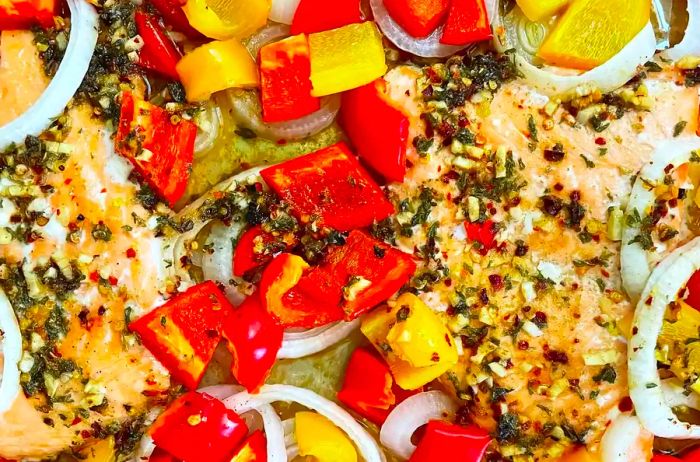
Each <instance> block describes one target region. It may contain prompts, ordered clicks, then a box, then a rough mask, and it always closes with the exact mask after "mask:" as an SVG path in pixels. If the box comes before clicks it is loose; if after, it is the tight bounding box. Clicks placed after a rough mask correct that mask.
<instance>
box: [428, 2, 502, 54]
mask: <svg viewBox="0 0 700 462" xmlns="http://www.w3.org/2000/svg"><path fill="white" fill-rule="evenodd" d="M488 38H491V25H490V23H489V16H488V12H487V10H486V5H485V4H484V0H451V2H450V11H449V13H447V21H446V22H445V29H444V31H443V33H442V38H440V43H444V44H446V45H466V44H468V43H472V42H478V41H480V40H486V39H488Z"/></svg>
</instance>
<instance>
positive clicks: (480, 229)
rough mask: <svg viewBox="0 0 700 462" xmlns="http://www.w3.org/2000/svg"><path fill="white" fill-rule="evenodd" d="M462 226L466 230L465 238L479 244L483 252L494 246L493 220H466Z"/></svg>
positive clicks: (494, 229) (494, 227)
mask: <svg viewBox="0 0 700 462" xmlns="http://www.w3.org/2000/svg"><path fill="white" fill-rule="evenodd" d="M464 227H465V228H466V230H467V239H469V240H470V241H472V242H478V243H479V244H481V245H482V250H483V251H484V252H488V251H489V250H491V249H493V248H494V247H496V226H495V223H494V222H493V221H491V220H486V221H484V222H482V223H478V222H474V223H472V222H468V221H467V222H465V223H464Z"/></svg>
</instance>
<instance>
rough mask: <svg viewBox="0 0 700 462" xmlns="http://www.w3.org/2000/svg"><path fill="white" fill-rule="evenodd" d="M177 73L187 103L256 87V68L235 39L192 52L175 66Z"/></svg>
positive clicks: (209, 44)
mask: <svg viewBox="0 0 700 462" xmlns="http://www.w3.org/2000/svg"><path fill="white" fill-rule="evenodd" d="M176 69H177V73H178V74H179V75H180V81H181V82H182V86H183V87H185V92H186V93H187V99H188V100H189V101H204V100H206V99H209V97H210V96H211V94H212V93H214V92H216V91H220V90H225V89H227V88H234V87H237V88H252V87H257V86H258V67H257V65H256V64H255V61H254V60H253V58H252V57H251V56H250V53H248V50H247V49H246V48H245V47H244V46H243V45H242V44H241V42H239V41H238V39H231V40H225V41H217V42H210V43H207V44H206V45H202V46H200V47H198V48H195V49H194V50H192V51H190V52H189V53H187V54H186V55H185V56H184V57H183V58H182V59H181V60H180V61H179V62H178V63H177V66H176Z"/></svg>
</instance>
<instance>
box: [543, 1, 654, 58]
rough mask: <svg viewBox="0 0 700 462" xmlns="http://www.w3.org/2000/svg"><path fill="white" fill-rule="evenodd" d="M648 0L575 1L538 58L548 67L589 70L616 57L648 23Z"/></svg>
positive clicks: (558, 22) (560, 20)
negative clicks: (550, 65) (552, 65)
mask: <svg viewBox="0 0 700 462" xmlns="http://www.w3.org/2000/svg"><path fill="white" fill-rule="evenodd" d="M650 10H651V0H574V1H573V2H572V3H571V5H570V6H569V7H568V8H567V10H566V12H565V13H564V14H563V15H562V17H561V18H560V19H559V20H558V21H557V23H556V25H555V26H554V29H552V31H551V32H550V33H549V35H548V36H547V38H546V39H545V41H544V43H543V44H542V47H540V50H539V52H538V56H539V57H541V58H542V59H544V60H545V61H546V62H548V63H550V64H554V65H556V66H562V67H568V68H571V69H582V70H588V69H592V68H594V67H596V66H599V65H601V64H603V63H604V62H605V61H607V60H608V59H610V58H612V57H613V56H615V55H616V54H617V53H618V52H619V51H620V50H622V49H623V48H624V47H625V45H627V43H629V42H630V40H632V39H633V38H634V36H635V35H637V34H638V33H639V31H641V30H642V29H643V28H644V26H645V25H646V24H647V23H648V22H649V14H650Z"/></svg>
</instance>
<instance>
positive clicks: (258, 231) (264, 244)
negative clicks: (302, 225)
mask: <svg viewBox="0 0 700 462" xmlns="http://www.w3.org/2000/svg"><path fill="white" fill-rule="evenodd" d="M296 243H297V237H296V236H295V235H294V234H292V233H288V234H286V235H280V236H276V235H274V234H272V233H268V232H266V231H265V230H264V229H263V227H262V226H260V225H258V226H253V227H252V228H249V229H248V230H246V232H244V233H243V235H242V236H241V237H240V239H238V243H237V244H236V248H235V249H234V251H233V274H234V276H238V277H242V276H244V275H246V274H248V273H250V272H251V271H252V270H254V269H256V268H259V267H261V266H263V265H265V264H266V263H268V262H270V261H271V260H272V258H273V255H274V254H275V253H278V252H284V251H286V250H289V249H290V248H291V247H293V246H294V245H295V244H296Z"/></svg>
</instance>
